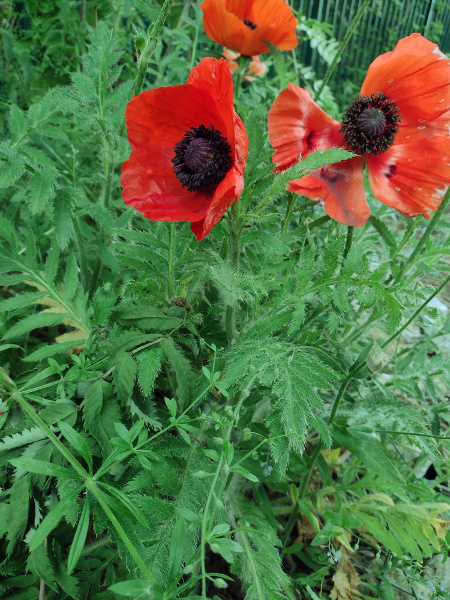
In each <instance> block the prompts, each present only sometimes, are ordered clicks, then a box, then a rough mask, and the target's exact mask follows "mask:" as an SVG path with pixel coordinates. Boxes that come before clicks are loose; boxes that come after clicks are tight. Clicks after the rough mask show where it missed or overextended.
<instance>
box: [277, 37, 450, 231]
mask: <svg viewBox="0 0 450 600" xmlns="http://www.w3.org/2000/svg"><path fill="white" fill-rule="evenodd" d="M268 121H269V138H270V141H271V143H272V146H273V148H274V149H275V153H274V156H273V162H274V163H276V166H277V169H278V170H285V169H287V168H289V167H291V166H292V165H294V164H295V163H296V162H297V161H298V159H299V157H300V155H302V156H303V157H305V156H307V155H308V154H309V153H310V152H313V151H315V150H318V149H327V148H331V147H345V148H346V149H348V150H351V151H352V152H354V153H355V154H358V155H359V156H358V157H356V158H351V159H349V160H346V161H343V162H341V163H338V164H334V165H328V166H325V167H322V168H321V169H317V170H316V171H314V172H312V173H311V174H310V175H307V176H306V177H303V178H302V179H297V180H293V181H291V182H290V185H289V189H290V190H291V191H294V192H296V193H297V194H302V195H303V196H306V197H307V198H311V199H314V200H318V199H320V198H321V199H322V204H323V203H325V204H324V207H325V211H326V212H327V214H328V215H329V216H330V217H332V218H333V219H335V220H336V221H339V222H340V223H344V224H345V225H353V226H356V227H359V226H361V225H363V224H364V223H365V222H366V221H367V219H368V218H369V215H370V210H369V206H368V204H367V201H366V197H365V193H364V177H363V164H364V163H363V157H364V160H365V161H366V164H367V171H368V175H369V183H370V187H371V188H372V192H373V194H374V196H375V198H377V199H378V200H380V201H381V202H383V203H384V204H387V205H388V206H391V207H393V208H396V209H397V210H399V211H400V212H402V213H404V214H405V215H407V216H409V217H414V216H416V215H418V214H423V215H425V217H427V218H429V212H430V211H433V210H435V209H436V208H438V206H439V204H440V203H441V200H442V196H443V195H444V193H445V190H446V188H447V187H448V185H449V184H450V130H449V127H450V61H449V59H448V58H447V57H446V56H445V55H444V54H442V52H440V50H439V49H438V47H437V45H436V44H433V43H432V42H430V41H428V40H426V39H424V38H423V37H422V36H421V35H420V34H418V33H413V34H412V35H410V36H409V37H406V38H404V39H402V40H400V41H399V42H398V43H397V45H396V46H395V48H394V50H393V51H392V52H387V53H386V54H382V55H381V56H379V57H378V58H377V59H375V60H374V62H373V63H372V64H371V65H370V67H369V69H368V72H367V75H366V78H365V80H364V83H363V85H362V88H361V94H360V96H359V97H358V98H357V99H356V100H354V102H353V103H352V104H351V105H350V106H349V108H348V109H347V110H346V111H345V113H344V118H343V120H342V124H340V123H338V122H337V121H335V120H334V119H331V118H330V117H329V116H328V115H327V114H326V113H325V112H324V111H323V110H322V109H321V108H319V106H318V105H317V104H316V103H315V102H314V101H313V100H312V98H311V96H310V95H309V93H308V92H307V91H306V90H304V89H302V88H299V87H298V86H296V85H293V84H291V83H290V84H289V85H288V87H287V89H285V90H284V91H282V92H281V94H280V95H279V96H278V98H277V99H276V100H275V102H274V103H273V104H272V107H271V109H270V111H269V115H268Z"/></svg>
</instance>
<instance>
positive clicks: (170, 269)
mask: <svg viewBox="0 0 450 600" xmlns="http://www.w3.org/2000/svg"><path fill="white" fill-rule="evenodd" d="M174 251H175V223H174V222H173V223H171V224H170V234H169V259H168V266H167V293H168V296H169V302H170V301H171V300H172V298H173V290H174V277H173V255H174Z"/></svg>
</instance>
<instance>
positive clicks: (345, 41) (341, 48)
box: [314, 0, 372, 102]
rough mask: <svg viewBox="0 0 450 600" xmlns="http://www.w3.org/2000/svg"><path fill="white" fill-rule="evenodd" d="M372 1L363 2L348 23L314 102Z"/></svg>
mask: <svg viewBox="0 0 450 600" xmlns="http://www.w3.org/2000/svg"><path fill="white" fill-rule="evenodd" d="M371 1H372V0H364V2H363V4H362V5H361V8H360V9H359V10H358V12H357V13H356V15H355V17H354V19H353V21H352V22H351V23H350V27H349V28H348V29H347V33H346V34H345V36H344V39H343V40H342V41H341V43H340V44H339V48H338V49H337V52H336V54H335V56H334V58H333V62H332V63H331V65H330V66H329V67H328V69H327V72H326V73H325V77H324V78H323V81H322V84H321V86H320V88H319V90H318V91H317V93H316V95H315V97H314V100H315V101H316V102H317V100H318V99H319V98H320V95H321V93H322V92H323V90H324V88H325V86H326V85H327V83H328V81H329V79H330V77H331V74H332V73H333V71H334V67H335V66H336V65H337V63H338V62H339V60H340V58H341V55H342V53H343V52H344V50H345V47H346V45H347V44H348V41H349V39H350V38H351V36H352V33H353V31H354V30H355V28H356V26H357V25H358V23H359V22H360V21H361V19H362V17H363V14H364V12H365V10H366V8H367V7H368V6H369V4H370V2H371Z"/></svg>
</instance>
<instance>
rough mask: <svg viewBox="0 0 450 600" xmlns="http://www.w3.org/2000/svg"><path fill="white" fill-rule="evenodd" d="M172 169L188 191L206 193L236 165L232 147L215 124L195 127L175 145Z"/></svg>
mask: <svg viewBox="0 0 450 600" xmlns="http://www.w3.org/2000/svg"><path fill="white" fill-rule="evenodd" d="M174 152H175V156H174V158H172V163H173V170H174V171H175V175H176V176H177V177H178V179H179V180H180V181H181V186H182V187H187V189H188V191H189V192H204V191H207V190H211V189H212V188H214V187H215V186H216V185H217V184H219V183H220V182H221V181H222V180H223V179H224V178H225V175H226V174H227V173H228V171H229V170H230V169H231V166H232V164H233V158H232V156H231V146H230V144H229V143H228V140H227V138H226V137H225V136H223V135H222V134H221V132H220V131H219V130H218V129H214V127H213V126H212V125H209V127H205V126H204V125H203V124H202V125H199V126H198V127H192V128H191V129H190V130H189V131H187V132H186V133H185V134H184V136H183V137H182V138H181V140H180V141H179V142H178V143H177V144H175V148H174Z"/></svg>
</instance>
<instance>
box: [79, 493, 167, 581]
mask: <svg viewBox="0 0 450 600" xmlns="http://www.w3.org/2000/svg"><path fill="white" fill-rule="evenodd" d="M87 488H88V489H89V490H90V491H91V492H92V494H93V495H94V496H95V498H96V499H97V501H98V503H99V504H100V506H101V507H102V509H103V510H104V512H105V514H106V516H107V517H108V519H109V520H110V521H111V523H112V524H113V526H114V529H115V530H116V531H117V533H118V534H119V536H120V538H121V540H122V541H123V543H124V544H125V546H126V547H127V549H128V551H129V552H130V554H131V556H132V557H133V559H134V562H135V563H136V564H137V565H138V567H139V568H140V569H141V571H142V573H143V574H144V575H145V577H147V579H148V580H149V581H152V582H153V583H155V578H154V577H153V575H152V574H151V573H150V571H149V570H148V569H147V567H146V565H145V563H144V561H143V560H142V558H141V557H140V556H139V554H138V552H137V551H136V548H135V547H134V546H133V544H132V542H131V540H130V538H129V537H128V536H127V534H126V533H125V531H124V530H123V528H122V526H121V524H120V523H119V521H118V520H117V519H116V517H115V515H114V513H113V512H112V510H111V509H110V508H109V506H108V503H107V502H106V501H105V499H104V498H103V496H102V494H101V493H100V490H99V489H98V488H97V486H96V485H95V483H94V482H93V481H90V482H88V483H87Z"/></svg>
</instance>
